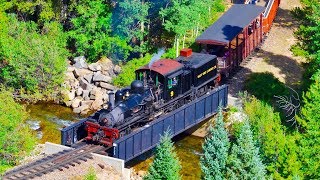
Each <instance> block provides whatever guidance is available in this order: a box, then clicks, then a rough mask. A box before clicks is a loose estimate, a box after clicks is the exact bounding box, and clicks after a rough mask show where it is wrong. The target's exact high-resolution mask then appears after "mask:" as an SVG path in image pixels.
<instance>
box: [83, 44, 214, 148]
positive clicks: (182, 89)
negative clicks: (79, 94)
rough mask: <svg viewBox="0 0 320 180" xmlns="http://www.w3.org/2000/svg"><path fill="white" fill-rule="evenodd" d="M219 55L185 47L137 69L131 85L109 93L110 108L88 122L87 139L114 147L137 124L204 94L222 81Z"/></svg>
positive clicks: (95, 115) (150, 119) (101, 111)
mask: <svg viewBox="0 0 320 180" xmlns="http://www.w3.org/2000/svg"><path fill="white" fill-rule="evenodd" d="M217 63H218V62H217V57H216V56H215V55H209V54H201V53H193V52H192V50H191V49H183V50H181V52H180V56H179V57H178V58H177V59H176V60H171V59H162V60H158V61H156V62H154V63H153V64H148V65H145V66H143V67H141V68H140V69H138V70H136V80H135V81H133V82H132V83H131V86H130V87H127V88H124V89H120V90H118V91H117V92H116V93H115V94H113V93H110V94H109V101H110V104H109V107H108V109H102V110H100V111H98V112H96V113H95V114H94V116H92V117H91V118H90V119H89V120H88V121H87V122H86V130H87V133H88V135H87V137H86V140H87V141H92V142H98V143H100V144H104V145H106V146H112V143H113V140H114V139H117V138H119V137H120V136H122V135H125V134H127V133H130V132H131V130H132V129H133V128H135V127H140V126H143V125H145V124H146V123H147V122H149V121H152V120H153V119H155V118H157V117H158V116H161V115H163V114H166V113H167V112H170V111H172V110H174V109H177V108H179V107H180V106H182V105H184V104H186V103H188V102H190V101H193V100H194V99H196V98H197V97H200V96H202V95H203V94H205V93H206V92H208V91H209V90H210V89H213V88H214V87H216V86H217V85H218V84H219V81H220V75H219V73H218V71H217V66H218V64H217Z"/></svg>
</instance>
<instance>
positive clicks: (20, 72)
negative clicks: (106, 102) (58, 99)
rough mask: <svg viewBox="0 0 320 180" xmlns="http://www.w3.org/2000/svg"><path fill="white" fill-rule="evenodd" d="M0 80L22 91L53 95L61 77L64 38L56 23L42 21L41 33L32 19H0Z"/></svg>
mask: <svg viewBox="0 0 320 180" xmlns="http://www.w3.org/2000/svg"><path fill="white" fill-rule="evenodd" d="M0 21H1V22H0V25H1V27H5V28H3V29H2V30H1V32H0V65H1V66H2V68H1V70H0V80H1V81H2V82H3V83H4V84H5V85H7V86H10V87H13V88H15V89H17V90H18V89H19V90H21V91H20V92H21V93H25V94H28V95H36V94H39V93H42V94H43V95H46V96H47V97H54V93H56V92H57V90H58V89H59V87H60V84H61V83H62V82H63V80H64V71H65V70H66V66H67V63H66V59H67V55H68V52H67V50H66V49H65V47H66V39H65V35H64V33H63V32H62V30H61V27H60V25H59V24H58V23H56V22H52V23H45V24H44V27H43V29H42V31H41V33H38V30H37V25H36V24H35V23H33V22H19V21H18V20H17V19H16V17H15V16H13V15H12V16H9V17H8V21H5V20H3V21H2V20H0Z"/></svg>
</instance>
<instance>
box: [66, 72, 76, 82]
mask: <svg viewBox="0 0 320 180" xmlns="http://www.w3.org/2000/svg"><path fill="white" fill-rule="evenodd" d="M69 79H75V77H74V74H73V72H70V71H67V72H66V80H69Z"/></svg>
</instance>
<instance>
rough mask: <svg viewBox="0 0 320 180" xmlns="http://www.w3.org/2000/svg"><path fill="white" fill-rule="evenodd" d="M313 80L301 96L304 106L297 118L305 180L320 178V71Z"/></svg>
mask: <svg viewBox="0 0 320 180" xmlns="http://www.w3.org/2000/svg"><path fill="white" fill-rule="evenodd" d="M313 79H314V83H313V84H311V86H310V88H309V90H308V91H307V92H306V93H305V94H304V96H303V101H304V105H303V107H302V108H301V116H300V117H298V118H297V120H298V122H299V124H300V125H301V128H302V130H303V132H302V138H301V140H300V145H301V151H300V156H301V157H300V158H301V159H302V163H303V172H304V174H305V177H306V178H307V179H319V178H320V175H319V171H320V165H319V162H320V154H319V152H320V130H319V129H320V124H319V119H320V113H319V112H320V71H318V73H317V74H315V75H314V77H313Z"/></svg>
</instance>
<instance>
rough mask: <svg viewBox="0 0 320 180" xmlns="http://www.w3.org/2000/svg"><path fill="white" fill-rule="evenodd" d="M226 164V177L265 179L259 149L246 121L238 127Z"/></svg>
mask: <svg viewBox="0 0 320 180" xmlns="http://www.w3.org/2000/svg"><path fill="white" fill-rule="evenodd" d="M227 164H228V165H227V168H228V170H227V171H228V172H227V179H265V174H266V172H265V166H264V164H263V163H262V161H261V159H260V157H259V149H258V148H257V147H255V145H254V141H253V135H252V132H251V130H250V125H249V122H248V121H246V122H245V123H244V125H242V127H241V129H240V135H239V138H238V139H237V141H236V144H233V146H232V149H231V154H230V155H229V158H228V163H227Z"/></svg>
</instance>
